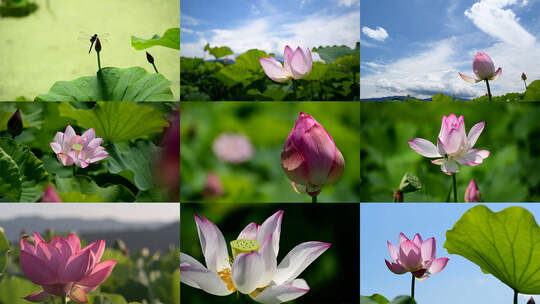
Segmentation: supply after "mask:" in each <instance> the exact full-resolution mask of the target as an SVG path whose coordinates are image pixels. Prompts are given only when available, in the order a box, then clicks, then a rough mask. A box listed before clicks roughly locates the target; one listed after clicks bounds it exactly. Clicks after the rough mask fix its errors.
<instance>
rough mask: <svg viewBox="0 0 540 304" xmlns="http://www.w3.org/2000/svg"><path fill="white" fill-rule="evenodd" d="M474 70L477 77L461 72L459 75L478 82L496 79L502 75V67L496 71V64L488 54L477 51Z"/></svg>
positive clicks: (464, 78)
mask: <svg viewBox="0 0 540 304" xmlns="http://www.w3.org/2000/svg"><path fill="white" fill-rule="evenodd" d="M473 72H474V74H475V75H476V77H477V79H474V78H472V77H470V76H467V75H464V74H461V73H459V76H461V78H463V80H465V81H466V82H469V83H477V82H480V81H482V80H496V79H497V78H499V76H501V74H502V68H501V67H499V68H498V69H497V71H495V65H494V64H493V61H492V60H491V58H490V57H489V56H488V54H486V53H484V52H479V53H476V55H475V56H474V59H473Z"/></svg>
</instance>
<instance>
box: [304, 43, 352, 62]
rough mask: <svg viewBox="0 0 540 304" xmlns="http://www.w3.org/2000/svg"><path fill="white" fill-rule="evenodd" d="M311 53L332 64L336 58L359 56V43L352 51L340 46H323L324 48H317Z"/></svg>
mask: <svg viewBox="0 0 540 304" xmlns="http://www.w3.org/2000/svg"><path fill="white" fill-rule="evenodd" d="M313 52H317V53H318V54H319V56H321V59H322V60H324V62H326V63H332V62H334V61H336V60H337V59H338V58H340V57H343V56H348V55H351V56H355V55H357V54H359V52H360V43H356V47H355V48H354V49H351V48H350V47H348V46H345V45H341V46H337V45H334V46H325V47H318V48H313Z"/></svg>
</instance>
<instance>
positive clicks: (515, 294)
mask: <svg viewBox="0 0 540 304" xmlns="http://www.w3.org/2000/svg"><path fill="white" fill-rule="evenodd" d="M514 304H518V292H517V290H515V289H514Z"/></svg>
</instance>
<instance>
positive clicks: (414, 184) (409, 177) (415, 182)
mask: <svg viewBox="0 0 540 304" xmlns="http://www.w3.org/2000/svg"><path fill="white" fill-rule="evenodd" d="M420 189H422V183H421V182H420V179H419V178H418V176H416V175H413V174H411V173H408V172H407V173H405V175H403V177H402V178H401V183H400V184H399V190H400V192H402V193H409V192H415V191H418V190H420ZM396 192H397V191H396Z"/></svg>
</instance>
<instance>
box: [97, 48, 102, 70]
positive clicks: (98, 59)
mask: <svg viewBox="0 0 540 304" xmlns="http://www.w3.org/2000/svg"><path fill="white" fill-rule="evenodd" d="M96 53H97V65H98V71H101V60H100V58H99V52H96Z"/></svg>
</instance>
